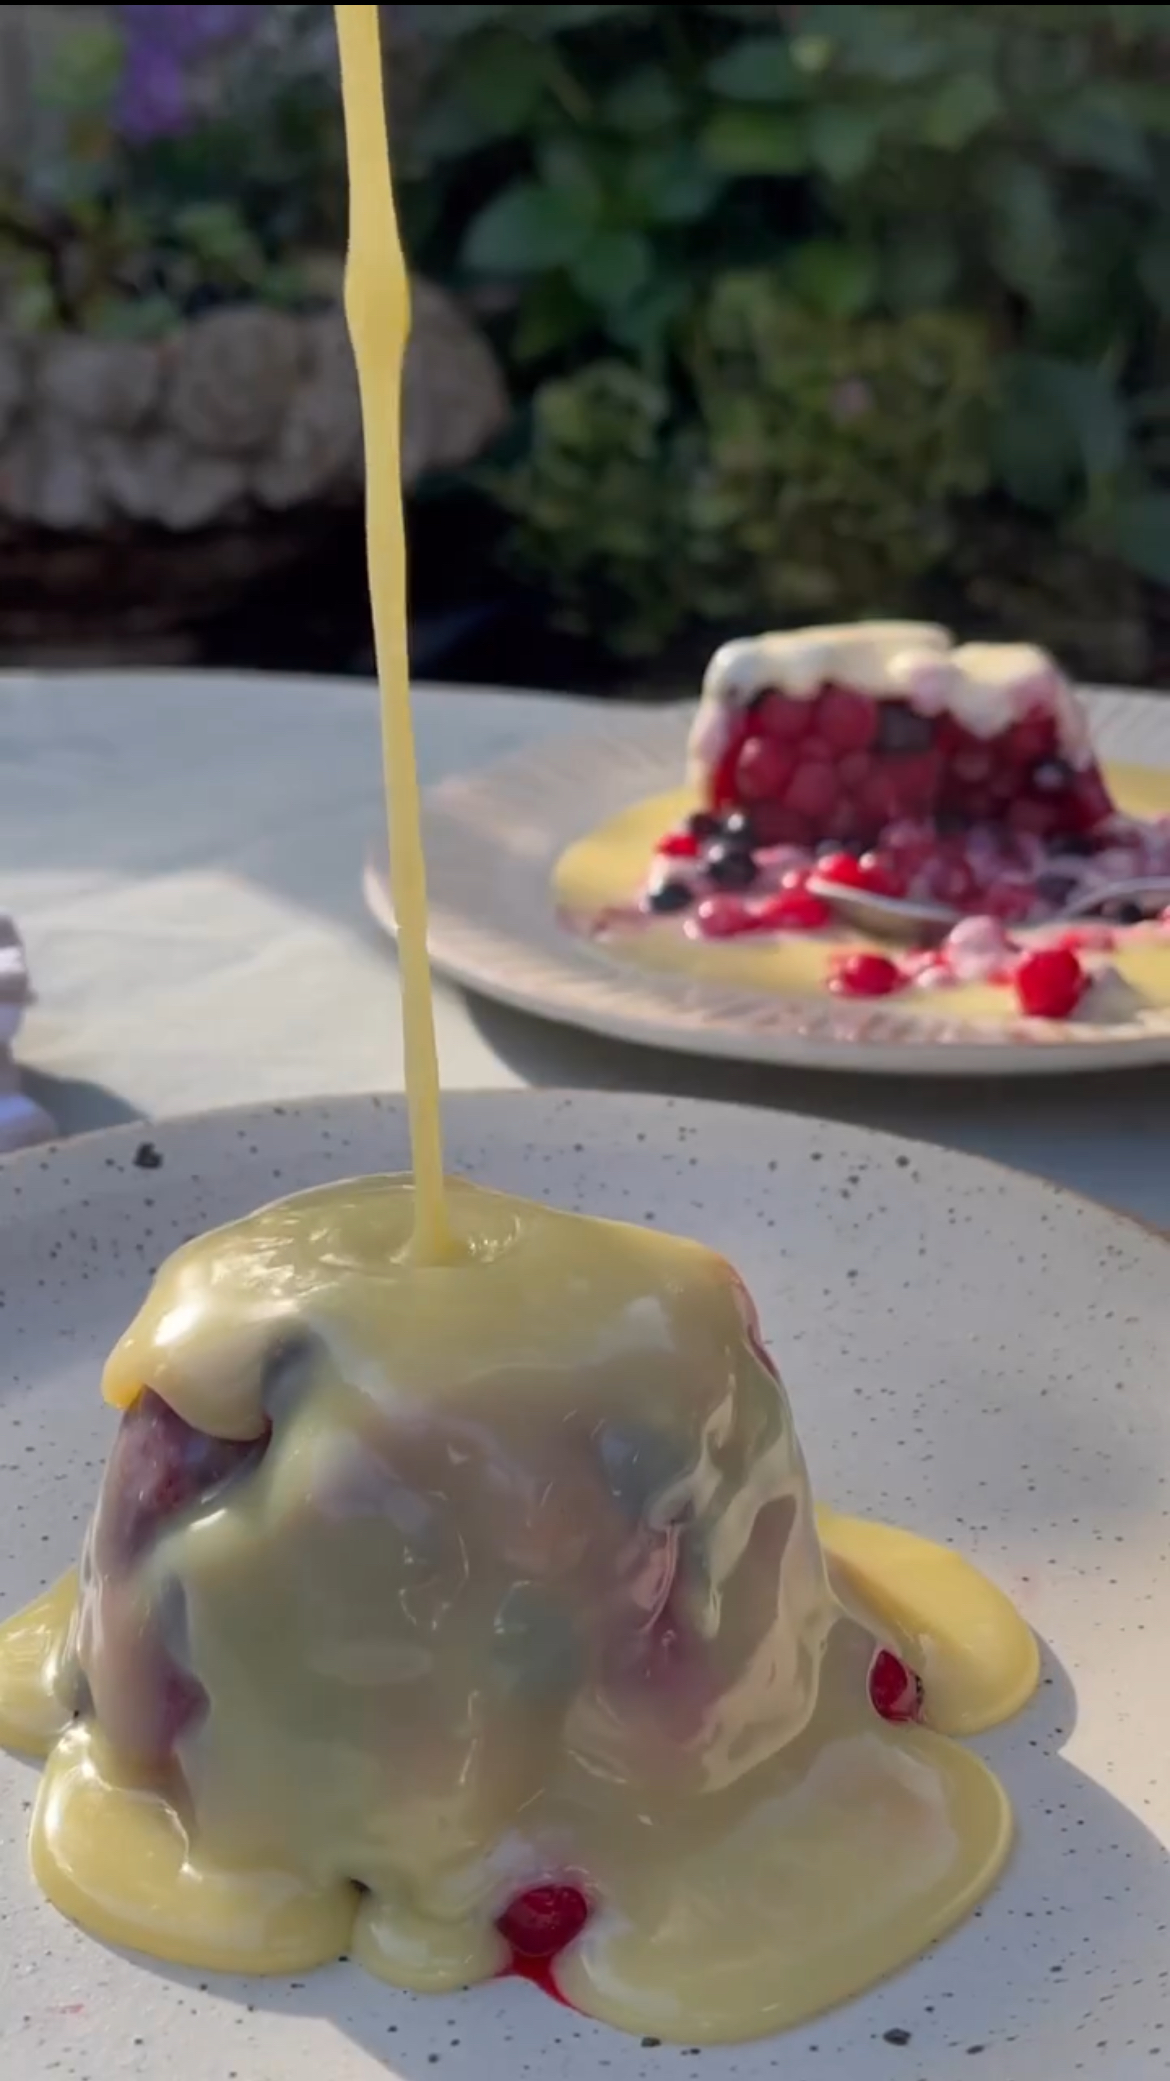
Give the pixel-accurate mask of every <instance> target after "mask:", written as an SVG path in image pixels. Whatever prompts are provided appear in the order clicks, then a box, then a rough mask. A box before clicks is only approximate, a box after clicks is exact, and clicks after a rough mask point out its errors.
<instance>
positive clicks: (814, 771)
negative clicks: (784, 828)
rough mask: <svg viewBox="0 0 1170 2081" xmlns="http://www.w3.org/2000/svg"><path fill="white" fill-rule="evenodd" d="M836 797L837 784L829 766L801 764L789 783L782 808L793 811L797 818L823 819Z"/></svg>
mask: <svg viewBox="0 0 1170 2081" xmlns="http://www.w3.org/2000/svg"><path fill="white" fill-rule="evenodd" d="M836 795H837V784H836V781H835V780H834V778H833V769H832V767H831V766H828V765H825V764H824V763H817V764H815V765H813V764H801V765H799V766H798V767H797V769H796V772H795V773H794V774H793V776H792V779H791V781H790V782H789V786H788V792H787V794H786V795H785V797H784V807H785V808H786V809H791V810H794V811H795V812H796V814H797V815H798V816H803V817H809V818H813V819H815V818H819V817H824V816H827V815H828V813H829V811H830V810H831V809H832V807H833V803H834V801H835V800H836Z"/></svg>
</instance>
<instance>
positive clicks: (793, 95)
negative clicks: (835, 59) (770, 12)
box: [707, 36, 806, 102]
mask: <svg viewBox="0 0 1170 2081" xmlns="http://www.w3.org/2000/svg"><path fill="white" fill-rule="evenodd" d="M707 84H708V85H709V86H710V87H712V88H713V89H714V91H715V93H716V94H724V95H726V97H727V99H728V100H729V101H768V102H774V101H799V100H801V99H802V98H803V96H804V94H805V92H806V87H805V82H804V81H803V80H802V78H801V76H800V73H799V71H798V70H797V67H796V65H795V64H794V62H793V50H792V45H791V44H790V42H789V41H788V38H787V37H785V36H745V37H743V38H741V40H740V42H739V43H733V44H732V46H731V48H730V50H726V51H723V52H722V53H721V55H720V56H719V57H718V58H716V59H715V61H714V63H713V64H712V65H711V66H709V67H708V71H707Z"/></svg>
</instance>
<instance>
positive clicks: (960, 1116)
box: [464, 991, 1170, 1226]
mask: <svg viewBox="0 0 1170 2081" xmlns="http://www.w3.org/2000/svg"><path fill="white" fill-rule="evenodd" d="M464 995H465V1002H466V1005H467V1010H468V1015H469V1017H470V1019H471V1021H472V1024H473V1025H474V1026H475V1027H476V1029H477V1030H478V1032H479V1033H480V1034H481V1035H482V1037H483V1039H484V1041H485V1042H486V1043H487V1045H488V1047H490V1048H491V1049H493V1050H494V1052H495V1053H496V1054H497V1055H498V1056H499V1058H500V1060H501V1061H502V1062H504V1063H506V1064H507V1066H508V1068H509V1069H512V1070H514V1071H515V1072H516V1074H517V1075H518V1076H520V1077H523V1079H524V1080H525V1082H526V1083H529V1084H534V1085H537V1086H544V1087H566V1088H572V1089H577V1090H583V1091H649V1092H657V1093H662V1094H668V1095H670V1096H671V1097H688V1098H708V1099H723V1100H727V1101H729V1102H730V1103H732V1104H736V1105H753V1106H770V1107H772V1108H773V1109H776V1110H783V1111H784V1112H787V1113H801V1114H804V1115H806V1116H809V1117H811V1118H815V1119H822V1120H837V1121H840V1122H841V1123H842V1124H843V1125H847V1126H848V1125H858V1126H863V1127H881V1128H882V1129H883V1131H884V1132H885V1133H887V1134H904V1135H908V1136H910V1137H911V1138H912V1139H913V1140H916V1141H927V1142H934V1143H937V1144H939V1145H941V1146H943V1147H946V1148H951V1149H958V1150H962V1151H965V1152H966V1153H968V1154H971V1155H976V1156H987V1157H991V1158H993V1159H994V1160H996V1161H998V1162H1001V1163H1007V1164H1010V1166H1011V1167H1012V1168H1013V1169H1015V1170H1028V1171H1033V1172H1035V1174H1036V1175H1037V1176H1038V1177H1047V1178H1055V1179H1058V1180H1059V1181H1060V1182H1061V1183H1062V1184H1067V1185H1071V1186H1072V1187H1073V1189H1074V1190H1075V1191H1077V1192H1083V1193H1087V1194H1088V1195H1089V1197H1090V1198H1092V1199H1099V1200H1102V1201H1103V1202H1104V1203H1105V1204H1106V1205H1110V1204H1112V1205H1114V1206H1120V1207H1123V1208H1124V1209H1125V1211H1126V1212H1127V1213H1130V1214H1136V1215H1137V1216H1138V1217H1139V1219H1145V1220H1147V1221H1150V1222H1152V1223H1153V1224H1154V1225H1155V1226H1156V1225H1158V1224H1159V1223H1161V1224H1165V1222H1166V1219H1167V1198H1166V1185H1165V1178H1166V1165H1167V1163H1168V1162H1170V1067H1147V1068H1142V1069H1128V1070H1120V1071H1116V1072H1113V1073H1110V1072H1108V1071H1102V1070H1084V1071H1081V1072H1073V1073H1062V1074H1061V1075H1059V1076H1050V1077H1035V1076H1029V1077H998V1078H997V1077H936V1078H931V1077H926V1076H907V1077H888V1076H874V1075H871V1074H869V1073H868V1072H865V1071H852V1070H844V1071H840V1070H818V1069H786V1068H784V1067H782V1066H781V1065H774V1066H769V1065H768V1064H764V1063H754V1062H734V1061H725V1060H724V1061H721V1060H720V1059H719V1058H717V1057H715V1056H711V1057H708V1056H702V1055H685V1054H681V1053H680V1054H675V1053H673V1052H668V1051H666V1050H660V1049H656V1048H643V1047H638V1046H635V1045H633V1044H632V1043H631V1042H628V1041H619V1040H610V1039H608V1038H607V1037H605V1036H603V1035H598V1034H593V1033H586V1032H584V1031H582V1030H580V1029H578V1028H575V1027H571V1026H562V1025H559V1024H558V1023H557V1022H556V1021H554V1020H551V1019H542V1018H539V1017H536V1016H534V1015H533V1014H532V1013H529V1012H518V1011H513V1010H512V1009H511V1007H510V1006H508V1005H503V1004H499V1003H496V1002H495V1001H494V1000H493V999H491V998H487V997H482V996H479V995H478V994H476V993H473V992H470V991H468V992H465V993H464Z"/></svg>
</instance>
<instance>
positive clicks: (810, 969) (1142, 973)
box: [553, 766, 1170, 1027]
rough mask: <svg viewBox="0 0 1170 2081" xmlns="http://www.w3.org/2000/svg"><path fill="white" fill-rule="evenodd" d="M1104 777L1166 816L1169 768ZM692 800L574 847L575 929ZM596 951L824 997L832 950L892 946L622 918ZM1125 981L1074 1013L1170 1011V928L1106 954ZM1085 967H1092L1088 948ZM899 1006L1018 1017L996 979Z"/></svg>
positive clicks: (630, 889)
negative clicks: (723, 932)
mask: <svg viewBox="0 0 1170 2081" xmlns="http://www.w3.org/2000/svg"><path fill="white" fill-rule="evenodd" d="M1105 778H1106V781H1107V783H1108V785H1109V788H1110V792H1111V793H1112V795H1113V797H1114V799H1115V801H1116V802H1117V805H1118V807H1119V808H1120V809H1123V810H1125V811H1126V812H1127V813H1128V814H1130V815H1132V816H1139V817H1156V816H1166V815H1170V773H1167V772H1160V771H1156V770H1154V769H1151V768H1146V767H1139V766H1110V767H1107V768H1106V771H1105ZM694 807H695V799H694V796H693V795H692V794H691V792H690V791H689V790H687V789H685V788H680V789H675V790H672V791H670V792H668V793H665V794H661V795H652V796H648V797H647V798H646V800H645V801H642V802H638V803H635V804H634V805H633V807H632V808H630V809H626V810H622V811H621V812H620V813H619V814H618V815H617V816H614V817H611V818H610V819H609V820H608V821H607V822H606V823H604V824H602V825H600V826H599V827H598V828H597V829H596V830H595V831H591V832H589V833H588V835H587V836H586V837H584V838H580V839H577V840H576V841H575V842H574V843H573V844H572V845H570V846H568V847H567V848H566V850H565V851H564V852H563V853H562V855H561V857H560V859H559V860H558V862H557V864H556V867H555V869H554V873H553V897H554V900H555V902H556V904H557V908H558V910H559V911H560V913H561V914H562V915H563V916H564V918H565V919H566V921H567V922H568V923H570V924H571V925H572V927H573V928H574V929H575V930H579V931H581V932H583V933H589V932H591V931H592V930H593V928H594V927H595V926H596V924H597V922H598V921H599V920H602V919H604V917H605V916H606V914H608V913H610V912H612V911H615V910H620V909H621V908H623V907H625V906H628V905H630V904H631V903H632V902H634V900H635V899H636V895H637V892H638V889H639V888H640V887H641V885H642V883H643V881H644V880H645V876H646V870H647V866H648V864H649V862H650V859H651V857H652V855H653V852H654V847H655V843H656V841H657V840H658V839H659V838H660V837H661V836H662V833H663V832H664V831H668V830H671V829H672V828H673V827H674V826H675V825H677V824H678V823H680V822H681V821H682V820H683V818H685V817H686V815H687V814H688V812H689V811H690V810H692V809H693V808H694ZM594 944H595V945H596V947H597V949H598V953H599V955H600V956H603V957H604V958H605V959H606V960H612V961H615V962H620V963H621V964H623V965H628V966H630V967H634V968H641V969H648V970H651V971H653V972H655V973H657V974H660V975H675V976H679V977H685V978H687V979H690V980H692V981H695V982H699V983H710V984H712V985H715V986H717V987H720V988H724V989H733V990H737V991H738V990H744V991H750V992H753V993H755V994H758V995H761V996H783V997H793V998H809V999H813V998H818V997H823V996H824V995H825V991H826V979H827V975H828V965H829V958H830V955H831V953H832V951H833V950H834V948H835V947H844V946H848V947H868V948H872V950H873V951H875V952H884V951H886V946H885V943H884V942H882V941H880V940H877V939H866V938H865V937H863V936H862V935H861V934H859V933H857V932H847V931H845V930H844V929H842V930H841V931H840V932H836V933H834V932H825V933H811V934H808V935H801V934H798V933H788V934H784V935H777V936H771V935H767V936H765V935H762V934H751V933H748V934H745V935H743V936H742V937H739V938H736V939H723V940H704V939H692V938H690V937H689V936H688V935H687V934H686V933H684V932H683V930H682V929H681V927H680V925H679V923H678V920H677V919H672V918H662V919H656V918H651V919H646V920H639V921H638V922H637V923H636V924H635V925H633V926H623V925H622V924H621V923H620V922H619V923H618V924H616V925H615V926H614V928H613V929H612V930H607V931H604V932H603V933H602V934H601V935H600V936H598V937H595V938H594ZM1107 959H1108V964H1109V967H1110V968H1111V969H1113V970H1116V972H1117V976H1118V978H1119V981H1118V983H1117V984H1116V985H1114V986H1112V987H1107V988H1105V989H1103V990H1102V991H1101V992H1100V993H1098V996H1097V999H1096V1001H1095V1002H1094V1001H1092V1000H1091V1001H1090V1002H1089V1003H1088V1004H1086V1005H1085V1006H1084V1007H1083V1008H1082V1010H1081V1011H1080V1012H1078V1014H1077V1017H1078V1022H1080V1023H1084V1022H1086V1021H1088V1022H1089V1023H1090V1024H1091V1023H1093V1022H1094V1021H1099V1022H1100V1023H1101V1025H1102V1026H1103V1027H1107V1026H1108V1025H1110V1024H1112V1023H1114V1022H1115V1021H1116V1020H1118V1019H1125V1020H1131V1019H1133V1018H1134V1017H1135V1015H1137V1016H1140V1012H1141V1010H1142V1008H1143V1007H1144V1008H1145V1009H1147V1010H1151V1011H1154V1010H1156V1011H1166V1012H1170V935H1162V936H1160V937H1155V936H1154V935H1153V934H1152V933H1151V934H1150V936H1149V937H1146V938H1138V937H1135V938H1133V939H1132V940H1130V941H1129V942H1128V943H1126V942H1124V941H1123V942H1122V943H1121V944H1119V945H1118V946H1117V948H1116V950H1115V951H1113V952H1111V953H1110V954H1109V955H1108V957H1107ZM1088 966H1089V967H1090V968H1092V966H1093V961H1092V957H1089V960H1088ZM891 1001H892V1002H894V1003H896V1005H897V1008H898V1011H899V1013H903V1012H905V1013H907V1014H909V1015H911V1016H915V1015H917V1016H919V1017H923V1018H932V1019H937V1018H939V1017H940V1016H943V1017H946V1018H947V1019H953V1020H955V1021H958V1022H967V1023H969V1024H972V1025H974V1024H981V1025H990V1024H995V1025H1002V1026H1005V1027H1006V1026H1010V1025H1013V1024H1015V1023H1016V1021H1017V1020H1018V1018H1019V1010H1018V1007H1017V1005H1016V1002H1015V999H1014V996H1013V995H1012V993H1011V991H1009V990H1006V989H997V988H995V987H994V986H992V985H990V984H961V983H960V984H954V985H951V986H949V987H948V988H946V989H945V990H938V991H928V990H914V989H910V990H902V991H900V992H899V994H898V996H897V998H896V999H894V1000H891Z"/></svg>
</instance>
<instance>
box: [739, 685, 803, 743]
mask: <svg viewBox="0 0 1170 2081" xmlns="http://www.w3.org/2000/svg"><path fill="white" fill-rule="evenodd" d="M753 715H754V718H755V725H756V728H757V730H759V732H760V734H761V735H762V736H764V737H770V738H772V740H773V741H774V742H775V743H776V744H796V743H797V742H798V741H799V739H800V738H801V737H803V736H804V735H805V734H806V732H807V730H808V726H809V724H810V722H811V721H812V703H811V701H790V700H789V699H788V697H787V695H786V694H778V693H777V692H776V691H775V689H772V690H771V691H770V692H769V693H766V694H764V695H763V697H762V699H760V700H759V701H757V703H756V705H755V708H754V710H753Z"/></svg>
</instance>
